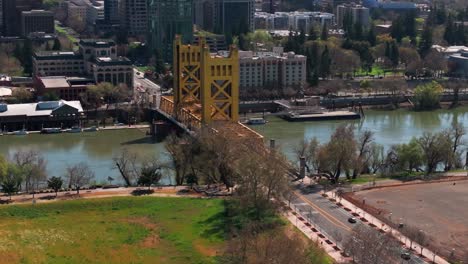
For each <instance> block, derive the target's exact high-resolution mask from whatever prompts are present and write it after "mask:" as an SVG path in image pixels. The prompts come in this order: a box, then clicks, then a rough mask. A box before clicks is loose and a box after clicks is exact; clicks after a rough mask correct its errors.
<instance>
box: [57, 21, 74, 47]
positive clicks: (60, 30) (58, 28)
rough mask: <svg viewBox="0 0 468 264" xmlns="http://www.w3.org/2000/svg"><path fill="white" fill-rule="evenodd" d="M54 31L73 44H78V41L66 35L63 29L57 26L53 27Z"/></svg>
mask: <svg viewBox="0 0 468 264" xmlns="http://www.w3.org/2000/svg"><path fill="white" fill-rule="evenodd" d="M55 31H57V33H59V34H61V35H64V36H66V37H67V38H68V40H70V41H71V42H73V43H75V42H78V39H77V38H75V37H73V36H72V35H70V34H68V32H67V31H66V30H65V28H63V27H61V26H59V25H55Z"/></svg>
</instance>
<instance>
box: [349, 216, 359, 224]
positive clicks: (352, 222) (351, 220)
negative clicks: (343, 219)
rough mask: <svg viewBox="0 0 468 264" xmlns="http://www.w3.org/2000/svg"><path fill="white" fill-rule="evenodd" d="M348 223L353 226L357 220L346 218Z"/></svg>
mask: <svg viewBox="0 0 468 264" xmlns="http://www.w3.org/2000/svg"><path fill="white" fill-rule="evenodd" d="M348 222H350V223H351V224H355V223H357V219H356V217H350V218H348Z"/></svg>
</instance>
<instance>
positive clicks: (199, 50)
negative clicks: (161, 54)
mask: <svg viewBox="0 0 468 264" xmlns="http://www.w3.org/2000/svg"><path fill="white" fill-rule="evenodd" d="M238 57H239V52H238V49H237V48H236V47H234V46H231V47H230V50H229V55H228V56H227V57H225V56H219V55H212V54H211V53H210V49H209V47H208V46H207V44H206V42H205V40H204V39H201V40H200V41H199V43H198V45H184V44H182V40H181V38H180V37H179V36H177V37H176V39H175V41H174V61H173V62H174V105H175V107H174V115H175V116H178V115H179V113H180V110H181V109H188V111H189V112H190V114H191V115H194V116H199V117H200V118H201V123H202V124H210V123H212V122H213V121H234V122H238V120H239V58H238Z"/></svg>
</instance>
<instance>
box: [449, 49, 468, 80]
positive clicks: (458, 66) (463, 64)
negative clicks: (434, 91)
mask: <svg viewBox="0 0 468 264" xmlns="http://www.w3.org/2000/svg"><path fill="white" fill-rule="evenodd" d="M448 68H449V73H450V75H452V76H454V77H462V78H468V50H463V51H461V52H460V53H456V54H453V55H450V56H449V57H448Z"/></svg>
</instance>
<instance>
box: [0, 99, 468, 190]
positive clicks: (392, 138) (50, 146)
mask: <svg viewBox="0 0 468 264" xmlns="http://www.w3.org/2000/svg"><path fill="white" fill-rule="evenodd" d="M267 120H268V121H269V122H268V123H267V124H266V125H260V126H253V127H252V128H253V129H255V130H256V131H258V132H260V133H261V134H263V135H264V136H265V138H266V139H270V138H274V139H275V140H276V142H277V144H278V145H279V146H280V148H281V149H282V150H283V151H284V152H285V154H286V155H287V156H289V157H292V149H293V147H294V146H295V145H297V144H298V143H299V142H300V140H302V139H310V138H312V137H316V138H317V139H318V140H319V141H320V142H327V141H328V140H329V139H330V135H331V134H332V133H333V131H334V130H335V129H336V127H338V126H339V125H340V124H343V123H351V124H353V125H354V126H355V127H356V134H359V133H361V132H362V131H364V130H371V131H373V132H375V141H376V142H377V143H379V144H382V145H384V146H385V147H389V146H390V145H392V144H397V143H406V142H408V141H409V140H410V139H411V138H412V137H413V136H419V135H421V134H422V133H424V132H425V131H429V132H436V131H440V130H442V129H447V128H450V127H451V125H452V124H453V123H454V122H459V123H461V124H464V126H465V127H467V128H468V107H460V108H457V109H455V110H437V111H432V112H413V111H407V110H397V111H372V110H369V111H366V116H365V118H364V119H361V120H344V121H318V122H297V123H292V122H286V121H284V120H282V119H280V118H278V117H267ZM123 148H126V149H128V150H129V151H134V152H137V153H138V154H139V155H140V156H151V157H156V158H158V159H159V160H161V161H162V162H167V161H168V154H167V152H166V151H165V149H164V143H154V142H153V141H152V140H151V139H150V138H149V137H147V136H146V135H145V133H144V132H142V131H139V130H136V129H125V130H111V131H110V130H108V131H99V132H95V133H80V134H55V135H40V134H34V135H27V136H1V137H0V154H2V155H4V156H8V155H11V154H12V153H14V152H15V151H17V150H20V149H36V150H38V151H40V152H41V153H42V154H43V156H44V157H45V158H46V159H47V160H48V173H49V175H50V176H63V175H64V172H65V168H66V166H67V165H71V164H75V163H78V162H81V161H85V162H87V163H88V164H89V165H90V167H91V168H92V169H93V170H94V171H95V174H96V181H97V182H98V183H101V182H105V181H106V179H107V177H108V176H112V177H113V178H115V179H117V180H119V182H121V180H120V176H119V173H118V171H117V170H116V169H115V168H114V165H113V162H112V157H113V156H114V155H116V154H117V153H118V152H119V151H121V150H122V149H123ZM166 175H169V173H166ZM162 183H164V184H169V183H171V180H170V177H169V176H167V177H166V178H165V179H163V181H162Z"/></svg>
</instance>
